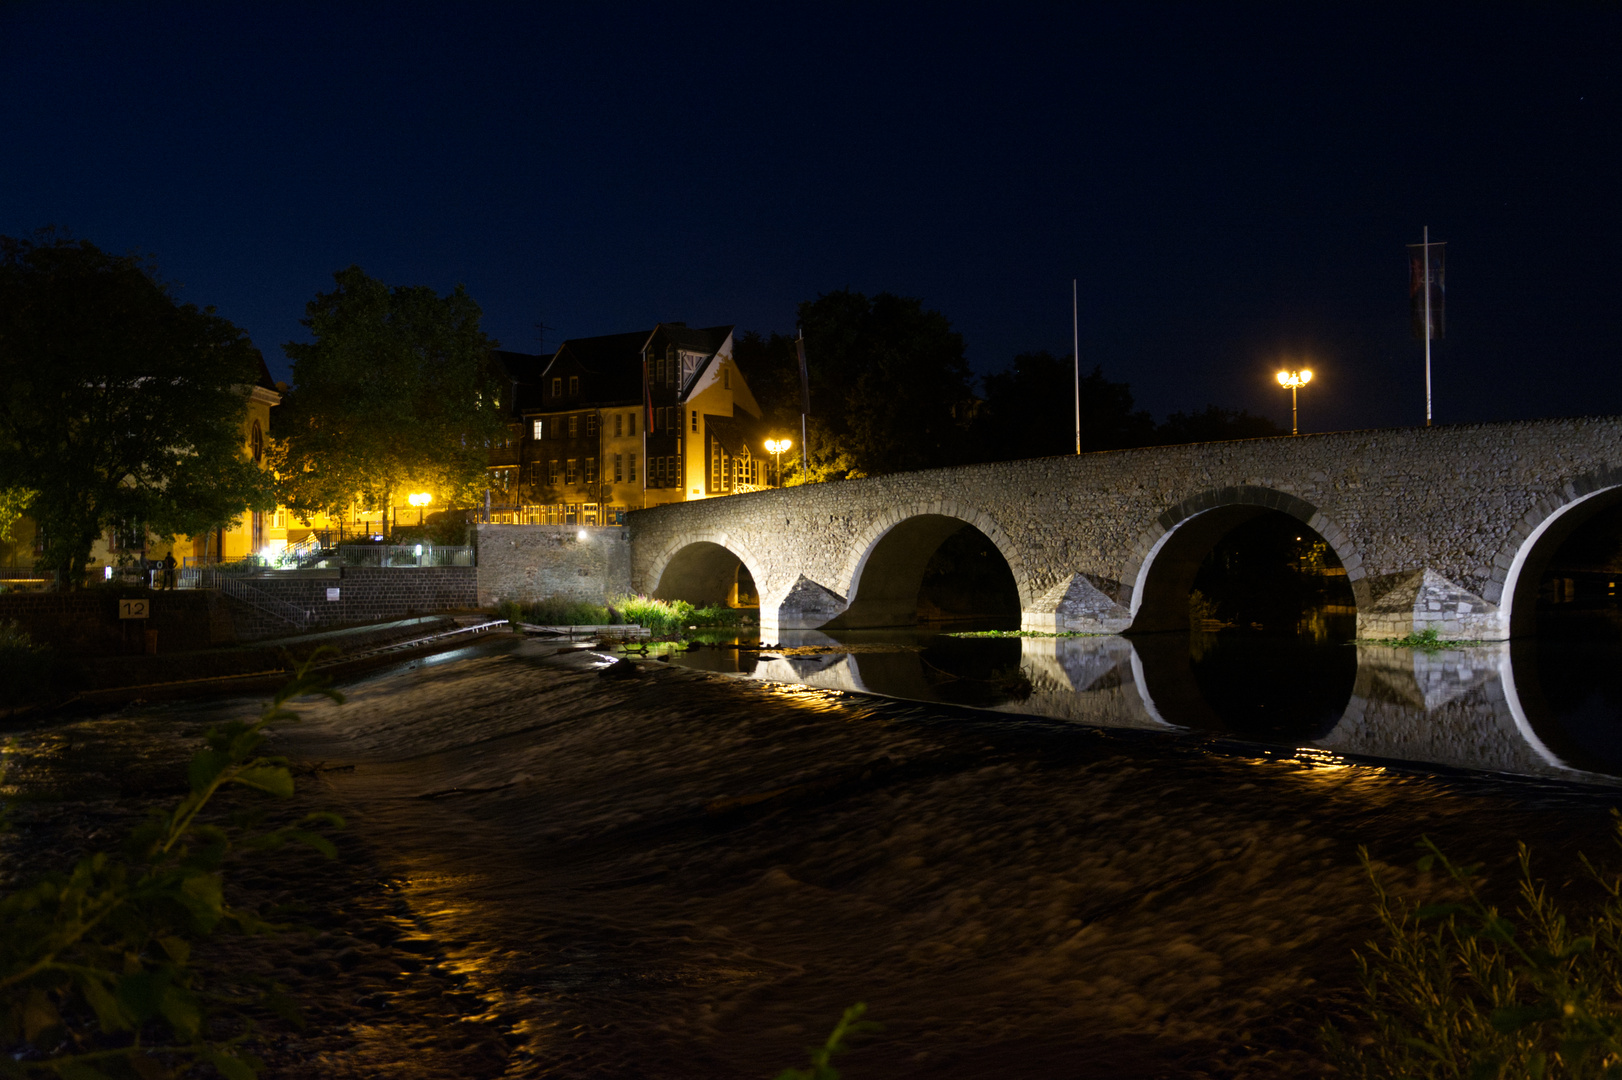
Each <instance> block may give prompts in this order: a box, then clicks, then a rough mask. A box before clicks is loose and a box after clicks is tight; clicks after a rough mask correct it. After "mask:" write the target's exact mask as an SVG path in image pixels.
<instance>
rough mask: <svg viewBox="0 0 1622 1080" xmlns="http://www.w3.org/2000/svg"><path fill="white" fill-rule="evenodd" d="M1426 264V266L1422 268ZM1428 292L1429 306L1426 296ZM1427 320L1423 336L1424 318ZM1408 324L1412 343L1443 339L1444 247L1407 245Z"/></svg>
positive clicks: (1430, 244) (1444, 315)
mask: <svg viewBox="0 0 1622 1080" xmlns="http://www.w3.org/2000/svg"><path fill="white" fill-rule="evenodd" d="M1427 261H1428V262H1429V264H1430V265H1429V266H1427V265H1426V263H1427ZM1427 291H1428V292H1429V294H1430V295H1429V298H1428V299H1429V301H1430V302H1429V305H1428V306H1427V304H1426V300H1427V297H1426V293H1427ZM1427 312H1428V315H1429V319H1430V325H1429V332H1428V333H1427V332H1426V331H1427V327H1426V316H1427ZM1408 320H1409V324H1410V326H1411V327H1412V329H1413V335H1414V340H1415V341H1425V340H1433V339H1437V338H1445V337H1447V244H1446V243H1445V242H1441V243H1438V242H1436V241H1432V242H1430V243H1427V244H1409V245H1408Z"/></svg>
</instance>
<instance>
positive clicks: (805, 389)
mask: <svg viewBox="0 0 1622 1080" xmlns="http://www.w3.org/2000/svg"><path fill="white" fill-rule="evenodd" d="M794 351H795V352H797V353H799V355H800V412H801V413H808V412H810V411H811V373H810V372H809V371H807V370H806V367H805V335H804V334H803V333H802V334H801V335H800V336H799V337H798V338H796V339H795V340H794Z"/></svg>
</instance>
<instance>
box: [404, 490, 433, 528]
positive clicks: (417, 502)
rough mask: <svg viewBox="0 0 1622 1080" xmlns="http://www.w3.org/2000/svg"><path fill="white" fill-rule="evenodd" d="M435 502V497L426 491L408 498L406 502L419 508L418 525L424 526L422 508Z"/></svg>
mask: <svg viewBox="0 0 1622 1080" xmlns="http://www.w3.org/2000/svg"><path fill="white" fill-rule="evenodd" d="M433 501H434V497H433V496H432V495H430V494H428V493H427V492H426V491H419V492H417V493H415V494H413V495H407V496H406V502H408V503H410V504H411V505H412V506H415V507H416V508H417V524H418V525H421V524H422V508H423V507H425V506H427V505H428V504H429V503H431V502H433Z"/></svg>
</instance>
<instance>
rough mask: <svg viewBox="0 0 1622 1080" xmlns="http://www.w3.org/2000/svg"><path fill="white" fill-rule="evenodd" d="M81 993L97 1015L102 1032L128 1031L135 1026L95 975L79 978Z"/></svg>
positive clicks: (126, 1012)
mask: <svg viewBox="0 0 1622 1080" xmlns="http://www.w3.org/2000/svg"><path fill="white" fill-rule="evenodd" d="M78 983H79V992H80V993H82V994H83V995H84V999H85V1001H86V1002H88V1003H89V1005H90V1008H91V1009H93V1010H94V1011H95V1013H96V1022H97V1023H98V1024H100V1025H101V1030H102V1031H108V1032H111V1031H128V1030H129V1029H130V1027H131V1026H132V1024H133V1018H132V1017H131V1016H130V1015H129V1013H128V1011H127V1010H126V1009H125V1008H124V1006H123V1005H122V1004H120V1003H119V1000H118V998H117V997H115V996H113V993H112V991H110V990H108V989H107V987H105V986H103V985H102V983H101V980H100V979H99V978H97V977H95V976H93V975H81V976H79V978H78Z"/></svg>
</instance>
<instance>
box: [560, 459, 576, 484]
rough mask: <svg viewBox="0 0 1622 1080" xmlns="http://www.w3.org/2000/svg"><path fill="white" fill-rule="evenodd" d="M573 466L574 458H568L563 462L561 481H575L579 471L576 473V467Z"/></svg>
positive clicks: (567, 482) (574, 463)
mask: <svg viewBox="0 0 1622 1080" xmlns="http://www.w3.org/2000/svg"><path fill="white" fill-rule="evenodd" d="M575 466H576V461H575V459H574V458H570V459H569V460H568V461H567V462H565V463H564V466H563V482H564V483H565V484H573V483H575V482H576V481H575V477H576V476H578V475H579V473H578V470H577V469H576V467H575Z"/></svg>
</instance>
